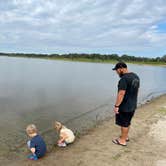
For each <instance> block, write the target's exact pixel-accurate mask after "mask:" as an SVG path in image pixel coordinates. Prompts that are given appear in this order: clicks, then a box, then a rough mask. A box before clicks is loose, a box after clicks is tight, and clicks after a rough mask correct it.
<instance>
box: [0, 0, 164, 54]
mask: <svg viewBox="0 0 166 166" xmlns="http://www.w3.org/2000/svg"><path fill="white" fill-rule="evenodd" d="M0 52H24V53H31V52H34V53H71V52H77V53H102V54H109V53H118V54H120V55H121V54H129V55H135V56H147V57H157V56H163V55H164V54H166V0H155V1H152V0H0Z"/></svg>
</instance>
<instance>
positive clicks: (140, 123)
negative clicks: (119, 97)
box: [1, 95, 166, 166]
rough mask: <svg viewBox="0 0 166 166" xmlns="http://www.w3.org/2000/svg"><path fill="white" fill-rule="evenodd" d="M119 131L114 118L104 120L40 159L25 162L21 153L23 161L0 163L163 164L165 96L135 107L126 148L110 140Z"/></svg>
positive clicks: (74, 165)
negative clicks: (70, 143)
mask: <svg viewBox="0 0 166 166" xmlns="http://www.w3.org/2000/svg"><path fill="white" fill-rule="evenodd" d="M110 109H111V108H110ZM119 134H120V130H119V127H118V126H115V124H114V120H113V119H111V120H107V121H104V122H102V123H100V124H98V125H97V126H96V127H95V128H93V129H91V130H90V131H88V132H87V133H86V134H85V135H82V136H80V138H77V140H76V142H75V143H74V144H72V145H70V146H68V147H67V148H64V149H60V148H57V147H56V148H55V149H54V150H53V152H51V153H49V154H47V156H46V157H44V158H43V159H40V160H38V161H29V160H27V159H26V156H25V159H24V160H19V161H11V162H10V163H4V164H3V165H12V166H24V165H25V166H31V165H32V166H33V165H35V166H45V165H47V166H101V165H102V166H140V165H141V166H165V165H166V153H165V147H166V139H165V138H166V95H164V96H161V97H159V98H157V99H154V100H152V101H151V102H149V103H147V104H145V105H143V106H141V107H139V108H138V109H137V111H136V114H135V116H134V118H133V121H132V125H131V129H130V136H129V137H130V142H128V143H127V146H126V147H122V146H119V145H115V144H113V143H112V139H114V138H117V137H118V136H119ZM12 160H13V159H12ZM1 164H2V163H1Z"/></svg>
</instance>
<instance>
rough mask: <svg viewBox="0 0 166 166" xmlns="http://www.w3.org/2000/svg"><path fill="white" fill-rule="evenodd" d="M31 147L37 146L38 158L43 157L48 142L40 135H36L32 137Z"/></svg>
mask: <svg viewBox="0 0 166 166" xmlns="http://www.w3.org/2000/svg"><path fill="white" fill-rule="evenodd" d="M30 148H35V154H36V156H37V157H38V158H40V157H43V156H44V155H45V153H46V149H47V148H46V144H45V142H44V140H43V138H42V137H41V136H40V135H36V136H34V137H33V138H32V139H31V142H30Z"/></svg>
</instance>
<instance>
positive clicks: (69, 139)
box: [54, 121, 75, 147]
mask: <svg viewBox="0 0 166 166" xmlns="http://www.w3.org/2000/svg"><path fill="white" fill-rule="evenodd" d="M54 127H55V130H56V131H57V132H58V134H59V140H58V143H57V145H58V146H59V147H66V146H67V145H68V144H71V143H73V142H74V140H75V135H74V133H73V131H72V130H70V129H68V128H67V127H66V126H64V125H62V124H61V123H60V122H57V121H56V122H55V126H54Z"/></svg>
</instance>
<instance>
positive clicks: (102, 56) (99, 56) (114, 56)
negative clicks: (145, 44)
mask: <svg viewBox="0 0 166 166" xmlns="http://www.w3.org/2000/svg"><path fill="white" fill-rule="evenodd" d="M0 56H13V57H31V58H35V57H36V58H37V57H39V58H44V57H45V58H58V59H61V58H62V59H63V58H67V59H71V60H74V59H80V58H83V59H89V60H101V61H107V60H115V61H126V62H145V63H146V62H164V63H166V55H164V56H162V57H156V58H147V57H136V56H130V55H126V54H124V55H121V56H120V55H118V54H85V53H82V54H81V53H70V54H34V53H32V54H25V53H0Z"/></svg>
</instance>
